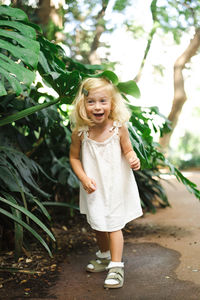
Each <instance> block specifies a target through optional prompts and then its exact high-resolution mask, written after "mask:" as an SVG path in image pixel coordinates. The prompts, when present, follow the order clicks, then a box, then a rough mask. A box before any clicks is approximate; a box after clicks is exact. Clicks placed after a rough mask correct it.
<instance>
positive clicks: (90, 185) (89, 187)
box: [82, 177, 96, 194]
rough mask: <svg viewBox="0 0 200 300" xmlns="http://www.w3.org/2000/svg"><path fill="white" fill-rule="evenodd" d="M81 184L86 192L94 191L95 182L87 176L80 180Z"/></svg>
mask: <svg viewBox="0 0 200 300" xmlns="http://www.w3.org/2000/svg"><path fill="white" fill-rule="evenodd" d="M82 185H83V188H84V190H85V191H86V192H87V193H88V194H91V193H93V192H94V191H96V182H95V181H94V180H93V179H91V178H89V177H86V178H85V179H84V180H83V181H82Z"/></svg>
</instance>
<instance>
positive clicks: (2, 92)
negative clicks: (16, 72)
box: [0, 81, 7, 97]
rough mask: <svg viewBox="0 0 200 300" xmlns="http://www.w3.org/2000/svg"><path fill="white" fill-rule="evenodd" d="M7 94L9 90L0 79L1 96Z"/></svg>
mask: <svg viewBox="0 0 200 300" xmlns="http://www.w3.org/2000/svg"><path fill="white" fill-rule="evenodd" d="M5 95H7V92H6V90H5V88H4V85H3V83H2V82H1V81H0V97H1V96H5Z"/></svg>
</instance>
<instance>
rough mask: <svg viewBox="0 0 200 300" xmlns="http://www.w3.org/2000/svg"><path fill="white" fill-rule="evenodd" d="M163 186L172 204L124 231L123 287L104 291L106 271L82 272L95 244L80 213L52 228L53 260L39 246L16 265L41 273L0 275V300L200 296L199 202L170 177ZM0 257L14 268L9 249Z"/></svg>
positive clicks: (180, 299) (186, 299)
mask: <svg viewBox="0 0 200 300" xmlns="http://www.w3.org/2000/svg"><path fill="white" fill-rule="evenodd" d="M186 176H187V177H188V178H189V179H190V180H192V181H194V182H196V183H197V184H198V183H199V182H200V173H199V172H195V173H194V172H193V173H189V172H187V173H186ZM169 183H170V184H169ZM164 185H165V187H166V190H167V194H168V197H169V202H170V203H171V207H169V208H165V209H159V210H158V212H157V213H156V214H150V213H149V214H145V215H144V217H142V218H139V219H138V220H135V221H133V222H131V223H129V224H128V225H127V226H126V228H125V229H124V236H125V248H124V257H123V258H124V262H125V284H124V287H123V288H122V289H117V290H105V289H103V280H104V278H105V275H106V273H105V272H103V273H98V274H89V273H86V272H85V270H84V268H85V265H86V264H87V262H88V260H90V259H91V258H92V257H93V255H94V253H95V250H96V244H95V236H94V234H93V232H92V231H91V230H90V228H89V226H88V225H87V224H86V222H85V220H84V219H83V218H82V217H80V218H79V221H80V222H77V223H76V224H74V223H71V225H70V224H69V226H68V228H66V227H64V226H62V225H57V226H56V228H54V232H55V233H56V236H57V238H58V241H59V244H58V250H57V252H56V253H55V255H54V258H53V259H50V258H48V256H47V255H46V254H45V252H41V249H38V250H35V251H33V252H32V254H31V255H29V256H25V255H24V256H23V257H21V259H20V261H19V262H18V263H17V264H15V265H14V267H20V266H21V267H22V266H23V267H24V268H26V269H29V270H30V269H31V270H33V269H34V270H36V271H37V272H39V273H36V274H23V273H9V272H8V273H5V272H1V273H0V277H1V282H2V287H1V289H0V299H1V300H7V299H15V300H22V299H25V298H28V299H35V300H36V299H37V300H39V299H48V300H50V299H58V300H94V299H96V300H101V299H105V300H106V299H119V300H166V299H169V298H170V299H173V300H199V299H200V265H199V253H200V239H199V229H200V223H199V219H200V202H199V200H197V199H196V198H195V197H194V196H193V195H191V194H189V193H188V192H187V190H186V189H185V187H184V186H183V185H182V184H179V183H178V182H177V181H176V180H175V179H173V178H170V179H168V180H167V182H166V183H164ZM73 222H74V221H73ZM27 255H28V254H27ZM1 257H3V259H4V267H5V266H13V264H14V262H13V258H12V257H13V256H12V253H9V252H8V253H4V256H1ZM2 263H3V262H2ZM6 274H7V275H6Z"/></svg>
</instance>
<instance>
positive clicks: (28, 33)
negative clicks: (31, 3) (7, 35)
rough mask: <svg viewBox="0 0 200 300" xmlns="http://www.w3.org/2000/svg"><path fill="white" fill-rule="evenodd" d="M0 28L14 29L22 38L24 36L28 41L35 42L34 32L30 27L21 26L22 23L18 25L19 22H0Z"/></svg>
mask: <svg viewBox="0 0 200 300" xmlns="http://www.w3.org/2000/svg"><path fill="white" fill-rule="evenodd" d="M0 27H4V28H5V27H7V28H9V27H11V28H14V29H16V30H17V31H19V32H20V33H21V34H22V35H23V36H25V37H27V38H29V39H33V40H36V32H35V30H34V29H33V28H32V27H30V26H27V25H26V24H23V23H20V22H17V21H5V20H0ZM5 30H6V29H5Z"/></svg>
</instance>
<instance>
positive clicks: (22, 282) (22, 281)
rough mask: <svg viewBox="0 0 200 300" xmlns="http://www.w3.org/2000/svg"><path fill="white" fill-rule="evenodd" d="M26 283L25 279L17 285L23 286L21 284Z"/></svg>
mask: <svg viewBox="0 0 200 300" xmlns="http://www.w3.org/2000/svg"><path fill="white" fill-rule="evenodd" d="M26 282H27V280H26V279H24V280H22V281H20V283H19V284H23V283H26Z"/></svg>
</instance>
